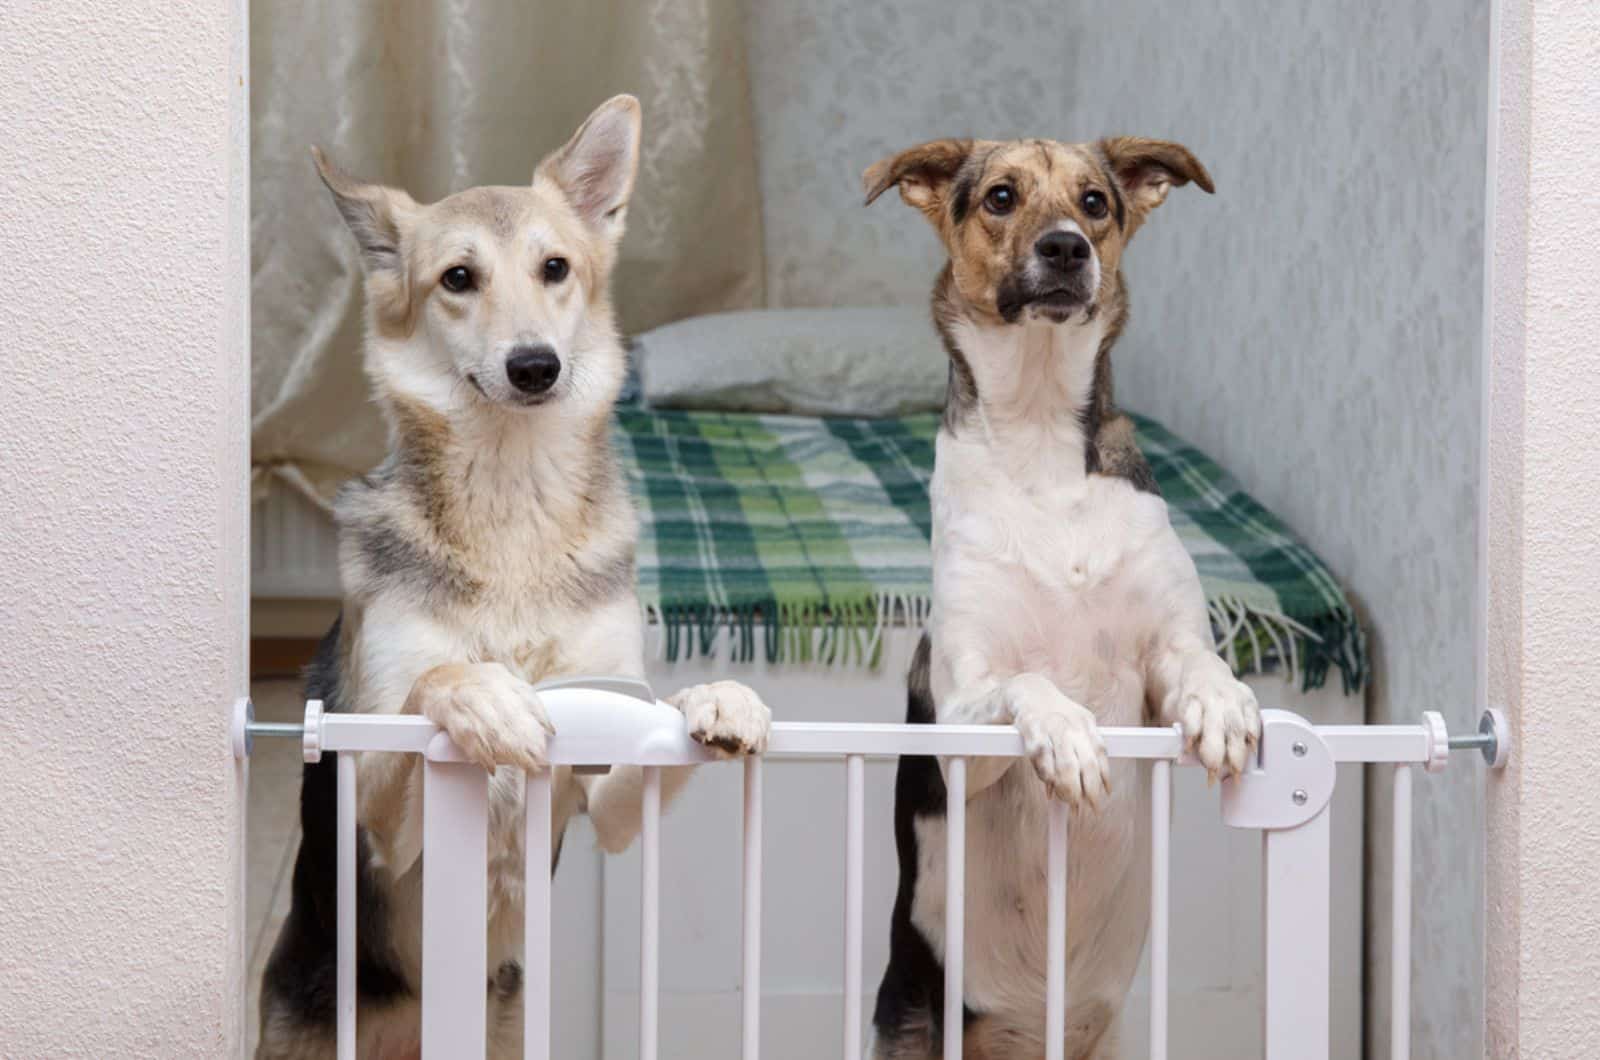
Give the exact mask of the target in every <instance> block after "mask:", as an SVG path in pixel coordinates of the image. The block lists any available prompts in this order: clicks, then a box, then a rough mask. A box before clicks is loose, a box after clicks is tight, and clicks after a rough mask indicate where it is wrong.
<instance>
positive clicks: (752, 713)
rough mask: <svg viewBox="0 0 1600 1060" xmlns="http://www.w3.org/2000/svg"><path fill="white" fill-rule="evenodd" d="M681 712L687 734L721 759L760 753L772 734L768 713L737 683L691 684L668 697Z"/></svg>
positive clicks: (751, 694)
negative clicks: (720, 756)
mask: <svg viewBox="0 0 1600 1060" xmlns="http://www.w3.org/2000/svg"><path fill="white" fill-rule="evenodd" d="M667 702H668V703H670V704H672V705H673V706H674V707H677V708H678V709H679V710H680V711H682V712H683V717H684V720H685V722H686V723H687V724H688V726H689V735H690V736H691V737H693V738H694V740H695V741H696V742H697V743H701V744H704V745H705V746H706V747H709V748H711V749H712V750H714V751H717V752H718V753H719V754H721V755H724V756H732V755H742V754H761V753H762V752H763V751H765V750H766V749H767V736H768V734H769V733H770V732H771V731H772V711H771V710H769V709H768V708H767V705H766V704H765V703H763V702H761V697H760V696H758V695H756V694H755V692H753V691H751V690H750V689H749V688H746V687H745V686H744V685H742V684H740V683H739V682H737V681H713V682H712V683H711V684H706V685H693V686H691V687H689V688H685V689H684V690H683V691H681V692H678V693H676V694H674V695H672V696H670V697H668V699H667Z"/></svg>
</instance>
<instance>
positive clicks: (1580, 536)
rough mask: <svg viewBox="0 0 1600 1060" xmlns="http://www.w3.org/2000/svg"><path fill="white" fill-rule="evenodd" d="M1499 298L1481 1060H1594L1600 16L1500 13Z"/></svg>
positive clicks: (1599, 994)
mask: <svg viewBox="0 0 1600 1060" xmlns="http://www.w3.org/2000/svg"><path fill="white" fill-rule="evenodd" d="M1497 37H1498V40H1497V52H1498V54H1499V72H1498V77H1497V84H1498V88H1499V98H1498V106H1497V108H1496V116H1497V125H1496V140H1497V143H1496V155H1495V163H1494V176H1495V179H1496V184H1495V188H1494V194H1493V200H1492V201H1493V210H1494V217H1495V244H1494V256H1493V264H1492V268H1493V274H1492V278H1491V282H1490V291H1491V302H1490V304H1491V309H1492V316H1491V319H1490V335H1491V357H1490V362H1489V405H1488V416H1489V420H1488V429H1487V430H1486V432H1485V437H1486V439H1487V461H1486V465H1487V480H1486V481H1487V493H1488V497H1487V501H1488V503H1487V509H1488V520H1487V526H1488V539H1487V549H1488V551H1487V555H1488V569H1489V574H1490V581H1489V586H1488V590H1489V593H1488V652H1487V668H1488V688H1489V696H1490V699H1491V701H1492V702H1496V703H1499V704H1503V705H1505V706H1507V707H1508V708H1510V710H1511V713H1512V716H1513V722H1514V725H1515V726H1516V729H1517V735H1518V738H1519V741H1520V743H1519V745H1518V748H1517V753H1516V756H1515V757H1514V758H1513V759H1512V762H1511V767H1510V769H1509V770H1508V771H1507V773H1506V774H1505V775H1504V776H1503V777H1497V778H1495V779H1493V780H1492V781H1491V783H1490V788H1489V807H1488V818H1489V820H1488V824H1489V831H1488V859H1487V874H1486V886H1487V892H1488V894H1487V897H1488V903H1487V923H1486V930H1485V938H1486V940H1487V953H1488V962H1487V963H1488V968H1487V983H1486V995H1487V1024H1488V1027H1487V1035H1486V1049H1485V1054H1484V1055H1486V1056H1488V1057H1492V1058H1495V1060H1500V1058H1519V1057H1520V1058H1522V1060H1544V1058H1545V1057H1551V1058H1558V1057H1559V1058H1565V1057H1593V1056H1600V900H1597V899H1600V789H1597V787H1596V784H1595V779H1594V777H1595V765H1594V753H1593V748H1594V746H1595V743H1596V740H1597V738H1600V724H1597V722H1596V718H1597V714H1596V711H1595V707H1594V697H1595V689H1596V688H1597V687H1600V624H1597V623H1596V621H1595V601H1596V589H1595V587H1596V585H1600V530H1597V524H1600V479H1597V478H1596V476H1595V471H1594V467H1595V453H1596V452H1597V451H1600V376H1597V374H1596V352H1597V343H1600V338H1597V337H1600V299H1597V298H1596V296H1595V291H1596V290H1597V289H1600V241H1597V240H1596V239H1595V230H1596V227H1597V225H1600V151H1597V150H1596V148H1597V145H1600V5H1596V4H1595V3H1593V0H1504V2H1503V3H1502V4H1501V5H1500V11H1499V26H1498V34H1497Z"/></svg>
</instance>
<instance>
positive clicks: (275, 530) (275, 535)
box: [250, 481, 340, 636]
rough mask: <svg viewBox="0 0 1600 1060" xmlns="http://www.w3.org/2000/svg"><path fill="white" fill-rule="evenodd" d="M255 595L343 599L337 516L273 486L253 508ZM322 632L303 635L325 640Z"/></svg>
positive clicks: (252, 584)
mask: <svg viewBox="0 0 1600 1060" xmlns="http://www.w3.org/2000/svg"><path fill="white" fill-rule="evenodd" d="M250 595H251V596H253V597H257V598H261V599H277V600H337V599H338V598H339V595H340V594H339V534H338V532H337V531H336V530H335V529H334V525H333V516H332V515H330V514H329V513H328V512H327V511H325V510H324V509H322V508H320V507H318V506H317V505H316V504H313V503H312V502H311V501H309V500H307V499H306V498H305V496H304V495H303V494H301V493H300V492H299V491H298V490H294V489H291V488H289V487H288V486H285V485H283V484H282V483H281V482H276V481H273V482H269V483H268V485H267V489H266V495H265V496H264V497H262V498H260V499H259V500H256V501H254V502H253V503H252V504H251V505H250ZM322 632H323V631H322V630H321V629H308V630H305V631H303V635H304V636H320V635H321V634H322Z"/></svg>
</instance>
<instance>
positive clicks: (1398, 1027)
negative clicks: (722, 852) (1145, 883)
mask: <svg viewBox="0 0 1600 1060" xmlns="http://www.w3.org/2000/svg"><path fill="white" fill-rule="evenodd" d="M540 695H541V698H542V699H543V702H544V704H545V708H546V710H547V712H548V713H549V715H550V718H551V720H552V722H553V723H554V725H555V728H556V735H555V736H554V737H553V738H552V739H551V741H550V747H549V751H550V761H551V764H552V765H564V766H571V767H573V768H575V769H586V770H599V769H605V768H609V767H611V766H617V765H632V766H640V767H643V772H644V805H643V831H642V833H641V835H640V843H641V846H642V854H643V857H642V873H643V886H642V909H641V918H640V919H641V925H640V931H641V938H640V977H639V981H640V991H639V1056H640V1058H641V1060H655V1057H656V1055H657V1051H656V1050H657V1006H658V994H659V974H658V972H659V959H660V866H661V847H660V843H661V838H660V837H661V774H660V771H661V769H662V768H663V767H668V766H680V765H699V764H704V763H707V762H711V761H714V760H715V759H714V758H713V756H712V755H711V754H710V753H709V752H707V751H706V750H705V749H704V748H702V747H701V746H700V745H698V744H696V743H695V742H694V741H692V740H691V739H690V738H689V737H688V734H687V732H686V730H685V726H684V723H683V717H682V715H681V714H680V713H679V712H678V711H677V710H675V709H673V708H672V707H670V706H667V705H666V704H664V703H660V702H657V701H656V700H655V698H654V696H653V695H651V694H650V692H649V689H648V688H647V687H645V686H644V685H642V684H638V683H635V682H632V681H626V680H616V679H604V678H602V679H580V680H575V681H566V682H560V683H556V684H551V685H545V686H541V688H540ZM258 735H279V736H283V735H294V736H299V737H300V738H301V739H302V740H303V745H304V750H305V757H306V760H307V761H313V762H314V761H317V760H318V759H319V758H320V756H321V755H322V754H323V753H325V752H336V753H337V754H338V822H337V829H338V832H337V835H338V846H337V850H338V870H337V888H338V895H337V909H338V964H337V968H338V976H337V985H338V1008H337V1011H338V1055H339V1057H340V1058H341V1060H353V1058H354V1057H355V1056H356V991H355V968H356V939H355V925H356V916H355V900H356V884H355V880H356V819H355V814H356V770H355V758H354V755H355V754H357V753H361V752H387V753H394V754H417V755H421V756H422V761H423V850H424V857H423V861H422V871H423V884H422V890H423V895H422V900H423V929H422V979H423V984H424V985H423V990H422V1055H423V1057H424V1058H425V1060H438V1058H446V1057H448V1058H454V1057H461V1056H482V1055H483V1053H484V1050H485V1046H486V1017H487V995H486V992H485V990H484V981H485V978H486V975H487V962H488V953H487V938H486V932H485V924H486V922H487V916H488V910H487V891H488V881H487V870H488V812H487V799H488V774H487V773H486V772H485V771H484V770H483V769H481V768H479V767H478V766H476V765H473V764H471V763H468V762H466V761H464V760H463V758H462V757H461V755H460V754H459V753H458V752H457V750H456V748H455V746H454V744H452V743H451V742H450V740H449V738H448V737H447V736H446V735H445V734H444V733H442V732H441V731H439V730H438V729H437V728H436V727H435V726H434V725H433V724H432V723H431V722H429V721H427V720H426V719H423V718H420V717H416V716H397V715H372V714H343V713H339V714H327V713H324V712H323V710H322V704H321V703H320V702H319V701H316V700H312V701H310V702H308V703H307V704H306V717H305V723H304V725H303V726H300V725H273V724H258V723H256V722H254V721H253V719H252V718H251V717H250V712H249V704H248V702H244V703H241V705H240V709H239V711H238V718H237V720H236V722H235V736H234V739H235V750H236V753H238V754H240V755H244V754H247V753H248V751H249V743H250V739H251V738H252V737H253V736H258ZM1101 735H1102V737H1103V738H1104V740H1105V746H1106V753H1107V754H1108V755H1109V756H1110V757H1111V758H1123V759H1142V760H1148V761H1150V762H1151V770H1150V784H1151V789H1152V791H1151V795H1152V799H1151V806H1152V810H1151V815H1152V822H1151V824H1152V827H1151V837H1152V838H1151V842H1152V846H1153V849H1152V852H1151V853H1152V859H1151V872H1152V875H1153V879H1152V881H1151V882H1152V886H1151V890H1150V894H1151V909H1150V939H1149V946H1150V969H1151V984H1150V1011H1149V1020H1150V1055H1151V1057H1152V1058H1155V1060H1165V1057H1166V1056H1167V1037H1168V1035H1167V975H1168V971H1167V970H1168V949H1167V947H1168V925H1169V913H1168V895H1169V879H1168V874H1169V869H1170V862H1171V836H1170V824H1171V799H1172V793H1171V782H1172V781H1171V778H1172V766H1173V765H1174V764H1176V765H1180V766H1183V765H1189V764H1191V761H1190V759H1189V758H1188V757H1187V756H1186V755H1185V754H1184V751H1183V740H1182V735H1181V733H1180V732H1179V731H1178V730H1177V729H1176V728H1173V729H1162V728H1106V729H1101ZM1452 748H1456V749H1461V748H1477V749H1479V750H1480V751H1482V753H1483V757H1484V758H1485V760H1486V761H1488V762H1489V764H1490V765H1491V766H1493V767H1497V768H1498V767H1500V766H1503V765H1504V762H1505V759H1506V756H1507V754H1508V752H1509V737H1508V734H1507V731H1506V725H1505V720H1504V718H1503V717H1502V716H1501V715H1500V713H1499V712H1498V711H1493V710H1491V711H1487V712H1485V714H1484V716H1483V718H1482V720H1481V723H1480V725H1479V731H1478V732H1477V733H1474V734H1472V735H1468V736H1457V737H1451V736H1449V735H1448V733H1447V732H1446V730H1445V725H1444V721H1443V719H1442V717H1441V716H1440V715H1438V714H1436V713H1433V712H1429V713H1426V714H1424V715H1423V718H1422V721H1421V722H1420V723H1419V724H1416V725H1325V726H1314V725H1311V724H1309V723H1308V722H1306V721H1305V720H1304V719H1302V718H1300V717H1299V716H1298V715H1295V714H1292V713H1289V712H1286V711H1281V710H1264V711H1263V712H1262V738H1261V746H1260V750H1259V753H1258V755H1257V757H1256V760H1255V761H1253V762H1252V763H1251V764H1250V767H1249V769H1248V770H1247V771H1246V773H1245V774H1244V775H1243V776H1241V777H1239V778H1237V779H1234V780H1230V781H1227V782H1224V783H1223V785H1222V794H1221V803H1222V806H1221V810H1222V816H1223V819H1224V821H1225V822H1226V823H1227V824H1229V825H1230V826H1233V827H1236V828H1249V829H1255V830H1258V831H1260V832H1261V838H1262V843H1261V846H1262V857H1263V880H1264V896H1263V897H1264V905H1265V909H1264V924H1265V930H1264V938H1265V950H1266V952H1265V981H1266V989H1265V999H1264V1012H1263V1021H1264V1022H1263V1028H1264V1034H1263V1041H1264V1043H1265V1055H1266V1058H1267V1060H1327V1056H1328V1041H1329V1029H1330V1028H1329V932H1330V929H1331V924H1330V922H1329V887H1330V884H1329V880H1330V856H1331V855H1330V830H1329V820H1330V809H1329V801H1330V800H1331V798H1332V796H1333V789H1334V780H1335V766H1336V764H1337V763H1341V762H1359V763H1374V764H1387V765H1389V766H1391V767H1393V784H1394V829H1393V831H1394V886H1393V909H1392V911H1391V916H1392V918H1393V931H1392V936H1393V938H1392V946H1393V953H1392V960H1393V968H1394V971H1393V975H1392V983H1393V986H1392V990H1393V997H1392V1006H1391V1007H1392V1012H1393V1017H1392V1021H1391V1038H1390V1057H1391V1058H1392V1060H1405V1058H1407V1057H1408V1056H1409V1053H1410V1008H1411V997H1410V990H1411V974H1410V969H1411V779H1412V772H1413V768H1412V767H1414V766H1419V765H1420V766H1423V767H1424V768H1425V769H1426V770H1427V771H1429V772H1436V771H1438V770H1440V769H1442V768H1444V766H1445V763H1446V761H1447V759H1448V754H1449V751H1450V750H1451V749H1452ZM1022 753H1023V749H1022V740H1021V737H1020V736H1019V735H1018V733H1017V731H1016V730H1015V729H1014V728H1011V727H1008V726H976V725H887V724H817V723H783V722H779V723H776V724H774V725H773V726H772V736H771V740H770V743H769V746H768V749H767V752H766V755H765V757H767V758H811V759H841V760H843V762H844V775H845V791H846V799H845V804H846V812H845V821H844V822H843V823H844V843H845V879H844V891H845V922H844V937H845V968H844V979H845V989H844V996H843V998H842V1005H843V1007H844V1016H845V1018H844V1036H843V1040H842V1041H841V1042H840V1055H841V1056H843V1057H845V1058H846V1060H859V1058H860V1056H861V1054H862V1048H863V1029H864V1028H863V1015H862V1011H861V997H862V989H861V988H862V978H861V975H862V930H863V924H862V890H863V888H862V867H863V851H862V841H863V835H864V825H863V817H864V794H863V792H864V780H863V776H864V769H863V764H864V762H865V760H866V759H867V758H893V757H896V756H899V755H934V756H939V757H941V758H943V759H945V760H946V761H947V765H948V767H947V770H946V783H947V786H948V798H947V800H946V806H947V809H946V813H947V827H946V841H947V850H946V864H947V865H948V867H949V868H948V872H949V875H948V878H947V880H946V887H947V894H946V903H945V928H944V937H945V954H944V970H945V994H944V996H945V1013H944V1056H945V1057H946V1058H949V1060H959V1058H960V1056H961V1048H962V1041H961V1039H962V996H963V991H962V963H963V962H962V954H963V941H964V940H963V932H964V923H963V916H964V912H965V880H964V876H965V857H966V765H967V760H968V759H971V758H985V757H1003V758H1016V757H1020V756H1021V755H1022ZM743 768H744V836H743V842H744V856H743V874H744V881H743V883H744V899H743V933H744V934H743V956H742V993H743V997H742V1003H743V1027H742V1037H743V1054H742V1055H743V1056H744V1057H745V1058H746V1060H755V1058H756V1057H757V1055H758V1042H759V1038H760V1018H761V1012H760V997H761V991H760V989H759V985H760V981H761V933H760V923H761V817H762V758H758V757H751V758H748V759H745V760H744V762H743ZM526 783H527V798H526V802H527V807H528V813H527V823H526V828H527V835H526V852H525V854H526V862H525V869H526V902H527V908H526V919H525V929H524V930H525V940H524V978H523V990H524V1013H525V1016H524V1018H525V1028H526V1029H525V1033H524V1044H523V1055H524V1057H525V1058H526V1060H549V1058H550V988H551V980H550V950H551V927H550V897H551V878H550V875H551V874H550V871H549V865H550V857H551V844H552V835H551V783H550V774H549V773H548V772H544V773H538V774H535V775H532V776H530V777H528V778H527V781H526ZM1067 818H1068V812H1067V810H1066V807H1065V805H1064V804H1062V803H1055V804H1053V806H1052V812H1051V814H1050V818H1049V828H1048V835H1047V836H1046V837H1044V838H1045V841H1046V842H1047V843H1048V845H1049V858H1048V865H1049V877H1048V886H1047V896H1048V898H1047V901H1048V919H1047V925H1048V928H1047V930H1048V948H1047V962H1048V989H1047V991H1046V999H1045V1027H1046V1039H1045V1040H1046V1056H1047V1057H1048V1058H1049V1060H1062V1053H1063V1049H1064V1037H1065V1034H1064V1031H1065V1023H1064V1021H1065V1013H1066V989H1065V987H1066V942H1067V940H1066V928H1065V925H1066V899H1067V882H1066V881H1067V859H1068V858H1069V857H1070V856H1071V852H1070V851H1069V850H1068V846H1067Z"/></svg>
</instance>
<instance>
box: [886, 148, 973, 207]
mask: <svg viewBox="0 0 1600 1060" xmlns="http://www.w3.org/2000/svg"><path fill="white" fill-rule="evenodd" d="M970 154H972V141H971V140H930V141H929V142H928V143H925V144H918V145H917V146H915V147H908V148H907V149H906V150H904V151H901V152H900V153H899V154H897V155H890V156H889V157H888V158H885V159H881V160H880V161H877V162H874V163H873V164H872V165H870V166H868V167H867V171H866V172H865V173H863V174H861V186H862V188H863V189H864V190H865V191H866V193H867V203H868V204H869V205H870V204H871V203H872V202H873V200H875V199H877V197H878V196H880V195H882V194H883V193H884V192H886V191H888V190H889V188H890V187H891V186H898V187H899V188H900V198H902V199H904V200H905V201H906V202H907V203H909V204H910V205H912V206H915V207H916V208H917V209H919V210H921V211H922V212H923V213H925V214H927V215H928V218H929V219H930V220H932V221H933V222H934V223H935V224H937V223H938V219H939V210H940V207H941V206H943V205H944V197H945V192H946V191H947V190H948V189H949V187H950V182H951V181H952V180H954V179H955V176H956V173H957V172H959V171H960V169H961V164H962V163H963V162H965V161H966V160H967V156H968V155H970Z"/></svg>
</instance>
